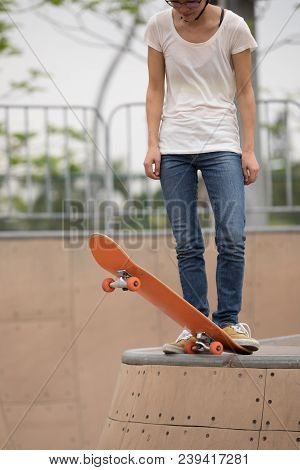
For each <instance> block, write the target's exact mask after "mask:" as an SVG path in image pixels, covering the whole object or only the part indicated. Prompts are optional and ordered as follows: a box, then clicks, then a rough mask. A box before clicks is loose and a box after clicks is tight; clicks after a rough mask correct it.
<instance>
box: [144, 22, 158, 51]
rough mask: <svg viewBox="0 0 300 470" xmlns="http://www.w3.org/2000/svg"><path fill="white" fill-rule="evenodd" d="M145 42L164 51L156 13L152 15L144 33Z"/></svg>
mask: <svg viewBox="0 0 300 470" xmlns="http://www.w3.org/2000/svg"><path fill="white" fill-rule="evenodd" d="M144 42H145V44H147V45H148V46H150V47H152V48H153V49H156V50H157V51H159V52H162V47H161V44H160V38H159V33H158V28H157V24H156V18H155V15H154V16H152V17H151V18H150V20H149V21H148V23H147V26H146V31H145V33H144Z"/></svg>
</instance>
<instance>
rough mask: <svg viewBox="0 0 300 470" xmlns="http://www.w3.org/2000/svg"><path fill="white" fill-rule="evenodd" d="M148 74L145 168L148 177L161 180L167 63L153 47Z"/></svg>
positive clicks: (149, 48) (149, 56) (150, 48)
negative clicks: (161, 142)
mask: <svg viewBox="0 0 300 470" xmlns="http://www.w3.org/2000/svg"><path fill="white" fill-rule="evenodd" d="M148 73H149V83H148V89H147V96H146V114H147V124H148V152H147V155H146V158H145V161H144V166H145V172H146V175H147V176H149V178H152V179H159V169H160V158H161V156H160V151H159V146H158V136H159V127H160V120H161V114H162V109H163V103H164V96H165V61H164V56H163V54H162V53H161V52H158V51H156V50H155V49H153V48H152V47H148ZM153 164H154V167H155V168H154V171H153Z"/></svg>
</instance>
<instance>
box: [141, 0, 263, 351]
mask: <svg viewBox="0 0 300 470" xmlns="http://www.w3.org/2000/svg"><path fill="white" fill-rule="evenodd" d="M167 3H168V4H169V5H170V6H171V7H172V8H169V9H166V10H163V11H160V12H158V13H156V14H154V15H153V16H152V17H151V18H150V20H149V22H148V24H147V28H146V32H145V42H146V44H147V45H148V70H149V85H148V90H147V99H146V109H147V122H148V134H149V139H148V152H147V155H146V158H145V161H144V167H145V173H146V175H147V176H148V177H149V178H152V179H155V180H158V179H160V183H161V187H162V192H163V197H164V203H165V207H166V210H167V214H168V217H169V220H170V223H171V226H172V231H173V234H174V237H175V240H176V253H177V260H178V268H179V275H180V282H181V286H182V290H183V296H184V298H185V300H187V301H188V302H190V303H191V304H192V305H194V307H196V308H197V309H198V310H200V311H201V312H202V313H203V314H204V315H206V316H207V317H208V316H209V304H208V301H207V278H206V271H205V261H204V257H203V254H204V250H205V247H204V242H203V237H202V232H201V228H200V226H199V221H198V217H197V180H198V179H197V171H198V170H201V173H202V176H203V180H204V183H205V185H206V188H207V192H208V196H209V199H210V202H211V205H212V208H213V211H214V217H215V233H216V236H215V242H216V246H217V249H218V258H217V271H216V284H217V294H218V307H217V310H216V311H215V312H213V314H212V321H213V322H215V323H216V324H217V325H218V326H219V327H220V328H222V329H224V331H225V332H226V333H227V334H228V335H230V336H231V337H232V338H233V339H234V340H235V341H236V342H237V343H239V344H241V345H242V346H244V347H247V348H249V349H250V350H252V351H256V350H257V349H258V348H259V342H258V341H257V340H256V339H254V338H252V337H251V331H250V328H249V325H247V324H246V323H239V322H238V314H239V312H240V309H241V303H242V287H243V278H244V251H245V240H246V237H245V231H244V228H245V194H244V186H245V185H249V184H252V183H254V181H255V180H256V178H257V175H258V171H259V165H258V162H257V160H256V157H255V154H254V127H255V97H254V93H253V88H252V84H251V52H252V51H253V50H254V49H255V48H256V47H257V43H256V41H255V39H254V38H253V36H252V34H251V32H250V29H249V27H248V25H247V24H246V22H245V21H244V19H243V18H242V17H240V16H238V15H237V14H235V13H234V12H232V11H230V10H227V9H225V10H224V9H222V8H220V7H218V6H215V5H210V4H209V0H198V1H186V0H181V1H180V2H179V1H177V2H171V1H167ZM165 76H166V79H167V91H166V101H165V104H164V96H165ZM235 95H236V96H237V99H238V105H239V111H240V115H241V120H242V126H243V148H242V149H241V146H240V139H239V127H238V121H237V109H236V106H235V104H234V98H235ZM160 121H161V127H160ZM190 337H191V332H190V331H188V330H186V329H185V330H183V332H182V333H181V334H180V335H179V337H178V338H177V340H176V341H175V342H173V343H170V344H166V345H164V346H163V351H164V352H165V353H176V352H179V353H180V352H183V348H184V345H185V343H186V341H187V340H188V339H190Z"/></svg>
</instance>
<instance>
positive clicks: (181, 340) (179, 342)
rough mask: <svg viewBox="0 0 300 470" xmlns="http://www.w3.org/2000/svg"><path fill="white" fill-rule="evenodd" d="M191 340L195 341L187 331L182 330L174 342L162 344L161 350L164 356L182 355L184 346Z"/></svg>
mask: <svg viewBox="0 0 300 470" xmlns="http://www.w3.org/2000/svg"><path fill="white" fill-rule="evenodd" d="M191 338H192V339H193V340H195V341H196V338H195V336H193V335H192V333H191V332H190V331H189V330H183V331H182V333H180V335H179V336H178V338H177V339H176V341H174V342H173V343H167V344H164V345H163V347H162V350H163V352H164V353H165V354H183V353H184V346H185V345H186V343H187V342H188V341H190V340H191Z"/></svg>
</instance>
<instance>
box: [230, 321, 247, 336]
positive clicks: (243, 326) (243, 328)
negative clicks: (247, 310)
mask: <svg viewBox="0 0 300 470" xmlns="http://www.w3.org/2000/svg"><path fill="white" fill-rule="evenodd" d="M232 328H233V329H234V330H235V331H236V332H237V333H245V334H246V335H248V336H249V338H251V330H250V326H249V325H247V323H237V324H236V325H232Z"/></svg>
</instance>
